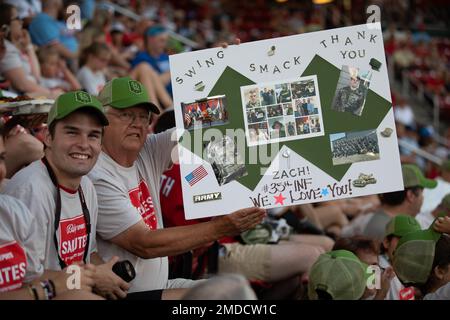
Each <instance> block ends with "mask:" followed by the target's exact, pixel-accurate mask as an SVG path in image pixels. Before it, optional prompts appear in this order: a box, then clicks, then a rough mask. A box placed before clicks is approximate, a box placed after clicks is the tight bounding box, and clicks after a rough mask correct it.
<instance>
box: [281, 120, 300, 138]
mask: <svg viewBox="0 0 450 320" xmlns="http://www.w3.org/2000/svg"><path fill="white" fill-rule="evenodd" d="M284 121H285V122H286V132H287V136H288V137H292V136H296V135H297V131H296V130H295V119H294V117H286V118H285V119H284Z"/></svg>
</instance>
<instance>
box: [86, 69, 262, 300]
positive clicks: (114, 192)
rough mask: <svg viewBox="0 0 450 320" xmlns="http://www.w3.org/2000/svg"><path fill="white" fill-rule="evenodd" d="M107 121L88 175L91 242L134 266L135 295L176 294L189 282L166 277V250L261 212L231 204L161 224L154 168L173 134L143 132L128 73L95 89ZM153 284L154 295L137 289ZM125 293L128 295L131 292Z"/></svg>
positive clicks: (223, 231)
mask: <svg viewBox="0 0 450 320" xmlns="http://www.w3.org/2000/svg"><path fill="white" fill-rule="evenodd" d="M99 99H100V101H101V102H102V103H103V105H104V106H105V112H106V115H107V117H108V120H109V121H110V126H108V127H106V128H105V133H104V138H103V146H102V152H101V154H100V156H99V159H98V162H97V164H96V166H95V167H94V169H93V170H92V171H91V173H90V174H89V177H90V178H91V179H92V181H93V183H94V186H95V189H96V191H97V195H98V202H99V218H98V225H97V226H98V228H97V234H98V239H97V240H98V249H99V252H100V255H102V256H103V257H112V256H115V255H118V256H120V257H121V258H122V259H127V260H129V261H130V262H131V263H132V264H133V265H134V267H135V269H136V278H135V279H134V280H133V281H132V282H131V283H130V284H131V288H130V292H132V293H136V294H137V297H138V298H144V299H145V298H148V299H155V298H156V299H160V298H163V299H166V298H168V299H170V298H178V297H180V295H181V294H183V293H184V291H185V290H175V291H164V293H163V290H164V289H171V288H187V287H190V286H192V285H193V284H194V282H193V281H192V280H187V279H173V280H169V279H168V273H169V270H168V269H169V267H168V261H167V256H171V255H177V254H180V253H184V252H187V251H189V250H192V249H194V248H197V247H200V246H203V245H205V244H207V243H209V242H212V241H215V240H217V239H219V238H222V237H224V236H234V235H237V234H240V233H241V232H242V231H244V230H246V229H248V228H252V227H253V226H255V225H256V224H257V223H259V222H260V221H261V220H262V218H263V216H264V215H265V211H264V210H263V209H260V208H248V209H242V210H238V211H236V212H234V213H232V214H230V215H227V216H222V217H218V218H216V219H213V220H212V221H210V222H205V223H202V224H197V225H192V226H183V227H176V228H164V226H163V221H162V216H161V207H160V201H159V181H160V177H161V174H162V173H163V172H164V171H165V170H166V169H167V168H168V167H169V166H170V165H171V152H172V150H173V148H174V147H175V145H176V141H173V140H172V139H171V135H172V130H169V131H165V132H163V133H160V134H154V135H148V134H147V130H148V125H149V117H150V112H153V113H157V114H159V109H158V107H157V106H156V105H154V104H153V103H150V102H148V101H149V97H148V93H147V91H146V90H145V88H144V87H143V86H142V84H141V83H140V82H138V81H135V80H132V79H131V78H128V77H123V78H116V79H113V80H111V81H110V82H108V83H107V84H106V85H105V87H104V88H103V89H102V90H101V91H100V94H99ZM150 290H159V295H158V296H156V297H155V296H154V295H151V296H150V295H146V294H140V293H139V292H144V291H150ZM131 296H132V295H131Z"/></svg>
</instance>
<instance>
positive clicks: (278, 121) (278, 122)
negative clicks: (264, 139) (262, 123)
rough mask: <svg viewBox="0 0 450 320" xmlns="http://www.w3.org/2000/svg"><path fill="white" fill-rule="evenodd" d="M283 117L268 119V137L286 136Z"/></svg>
mask: <svg viewBox="0 0 450 320" xmlns="http://www.w3.org/2000/svg"><path fill="white" fill-rule="evenodd" d="M284 124H285V123H284V119H283V117H278V118H272V119H269V126H270V129H271V130H270V138H271V139H279V138H284V137H286V130H285V129H284Z"/></svg>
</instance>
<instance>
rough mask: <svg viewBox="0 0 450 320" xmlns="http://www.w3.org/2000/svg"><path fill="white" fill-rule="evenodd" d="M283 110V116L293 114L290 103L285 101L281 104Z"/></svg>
mask: <svg viewBox="0 0 450 320" xmlns="http://www.w3.org/2000/svg"><path fill="white" fill-rule="evenodd" d="M283 110H284V115H285V116H292V115H294V109H293V108H292V103H285V104H283Z"/></svg>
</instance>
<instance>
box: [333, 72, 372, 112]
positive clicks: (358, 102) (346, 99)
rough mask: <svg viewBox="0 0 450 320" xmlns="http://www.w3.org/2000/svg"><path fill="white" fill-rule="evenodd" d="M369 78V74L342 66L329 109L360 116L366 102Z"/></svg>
mask: <svg viewBox="0 0 450 320" xmlns="http://www.w3.org/2000/svg"><path fill="white" fill-rule="evenodd" d="M370 77H371V73H370V72H360V71H359V69H358V68H355V67H349V66H342V69H341V73H340V75H339V80H338V84H337V87H336V92H335V94H334V98H333V104H332V106H331V108H332V109H333V110H336V111H339V112H351V113H353V114H354V115H357V116H360V115H361V114H362V112H363V109H364V104H365V102H366V96H367V91H368V89H369V84H370Z"/></svg>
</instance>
